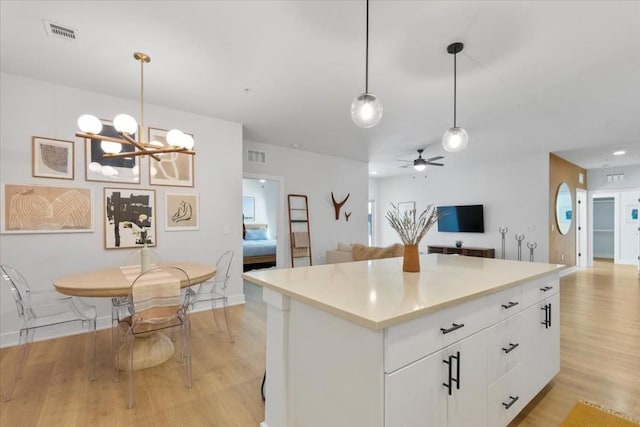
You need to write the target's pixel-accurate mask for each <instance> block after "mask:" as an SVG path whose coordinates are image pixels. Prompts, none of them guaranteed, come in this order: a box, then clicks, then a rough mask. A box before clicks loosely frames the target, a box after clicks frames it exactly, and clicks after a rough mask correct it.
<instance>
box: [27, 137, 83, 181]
mask: <svg viewBox="0 0 640 427" xmlns="http://www.w3.org/2000/svg"><path fill="white" fill-rule="evenodd" d="M31 169H32V173H31V174H32V175H33V176H34V177H38V178H57V179H73V178H74V145H73V141H65V140H63V139H54V138H44V137H41V136H34V137H32V138H31Z"/></svg>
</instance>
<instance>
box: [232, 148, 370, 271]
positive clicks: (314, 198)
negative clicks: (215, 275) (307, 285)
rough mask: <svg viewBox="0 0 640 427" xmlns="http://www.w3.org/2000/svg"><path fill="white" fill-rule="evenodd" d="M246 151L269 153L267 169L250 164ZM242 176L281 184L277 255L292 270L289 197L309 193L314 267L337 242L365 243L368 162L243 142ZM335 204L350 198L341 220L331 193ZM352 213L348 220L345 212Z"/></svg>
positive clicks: (265, 166) (264, 165)
mask: <svg viewBox="0 0 640 427" xmlns="http://www.w3.org/2000/svg"><path fill="white" fill-rule="evenodd" d="M247 150H258V151H264V152H266V158H267V162H266V164H260V163H252V162H248V161H247V155H246V153H247ZM243 164H244V172H245V175H246V174H251V175H252V176H253V177H258V176H266V177H277V178H279V179H281V181H282V183H283V185H284V189H283V194H284V199H283V201H282V205H281V211H280V212H282V214H281V215H280V230H282V231H285V230H286V233H283V232H282V231H281V232H280V233H279V237H284V238H279V239H278V254H283V256H284V261H283V264H278V265H279V266H284V267H289V266H290V265H291V259H290V253H291V252H290V247H289V242H290V240H289V237H288V230H289V225H288V219H289V216H288V212H287V200H286V195H287V194H305V195H307V197H308V200H309V221H310V229H311V249H312V255H313V263H314V264H324V263H325V259H326V251H327V250H328V249H333V248H335V247H336V244H337V243H338V242H339V241H342V242H360V243H365V244H366V242H367V201H368V190H367V173H368V172H367V171H368V165H367V164H366V163H364V162H357V161H354V160H348V159H343V158H339V157H333V156H326V155H322V154H315V153H310V152H305V151H301V150H296V149H291V148H286V147H281V146H276V145H270V144H263V143H259V142H254V141H244V159H243ZM332 191H333V193H334V195H335V198H336V200H338V201H340V200H342V199H343V198H344V197H345V196H346V195H347V193H350V194H351V195H350V196H349V200H348V201H347V203H346V204H345V205H344V206H343V208H342V210H341V215H340V219H339V220H338V221H336V220H335V214H334V209H333V203H332V202H331V192H332ZM345 211H346V212H352V214H351V217H350V219H349V221H348V222H347V221H346V220H345V218H344V213H345Z"/></svg>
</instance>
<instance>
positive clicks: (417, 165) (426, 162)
mask: <svg viewBox="0 0 640 427" xmlns="http://www.w3.org/2000/svg"><path fill="white" fill-rule="evenodd" d="M423 151H424V149H423V148H420V149H419V150H418V158H417V159H415V160H400V159H396V160H398V161H399V162H407V164H406V165H403V166H400V167H401V168H409V167H411V166H413V168H414V169H415V170H417V171H423V170H425V168H426V167H427V166H444V163H435V161H436V160H440V159H444V157H443V156H435V157H431V158H429V159H423V158H422V152H423Z"/></svg>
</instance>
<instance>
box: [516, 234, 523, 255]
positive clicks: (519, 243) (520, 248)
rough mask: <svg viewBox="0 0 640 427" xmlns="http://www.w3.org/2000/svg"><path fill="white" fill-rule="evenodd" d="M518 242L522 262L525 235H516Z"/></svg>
mask: <svg viewBox="0 0 640 427" xmlns="http://www.w3.org/2000/svg"><path fill="white" fill-rule="evenodd" d="M516 240H517V241H518V261H522V241H523V240H524V234H516Z"/></svg>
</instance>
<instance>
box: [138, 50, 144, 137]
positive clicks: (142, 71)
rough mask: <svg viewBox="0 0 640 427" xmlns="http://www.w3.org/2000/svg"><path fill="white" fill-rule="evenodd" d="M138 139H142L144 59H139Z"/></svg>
mask: <svg viewBox="0 0 640 427" xmlns="http://www.w3.org/2000/svg"><path fill="white" fill-rule="evenodd" d="M138 133H139V134H140V135H138V141H140V142H145V141H144V136H143V135H144V59H141V60H140V129H139V131H138Z"/></svg>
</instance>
